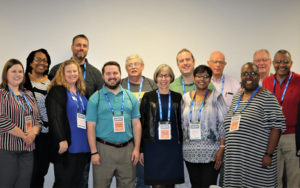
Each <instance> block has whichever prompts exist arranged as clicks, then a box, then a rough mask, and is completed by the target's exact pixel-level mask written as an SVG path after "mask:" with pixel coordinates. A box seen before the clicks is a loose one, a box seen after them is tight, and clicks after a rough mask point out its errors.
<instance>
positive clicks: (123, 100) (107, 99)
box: [104, 91, 125, 116]
mask: <svg viewBox="0 0 300 188" xmlns="http://www.w3.org/2000/svg"><path fill="white" fill-rule="evenodd" d="M122 93H123V97H122V106H121V114H122V115H123V112H124V103H125V97H124V91H122ZM104 96H105V98H106V101H107V102H108V104H109V107H110V110H111V112H112V114H113V116H114V115H115V111H114V108H113V106H112V105H111V103H110V100H109V98H108V95H107V93H106V94H104Z"/></svg>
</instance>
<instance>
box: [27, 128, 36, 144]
mask: <svg viewBox="0 0 300 188" xmlns="http://www.w3.org/2000/svg"><path fill="white" fill-rule="evenodd" d="M26 134H27V135H28V137H29V141H30V144H32V143H33V142H34V140H35V138H36V135H35V134H34V133H33V130H31V131H29V132H28V133H26Z"/></svg>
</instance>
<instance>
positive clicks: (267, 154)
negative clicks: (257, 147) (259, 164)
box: [265, 152, 273, 157]
mask: <svg viewBox="0 0 300 188" xmlns="http://www.w3.org/2000/svg"><path fill="white" fill-rule="evenodd" d="M265 155H266V156H269V157H273V154H272V153H268V152H266V153H265Z"/></svg>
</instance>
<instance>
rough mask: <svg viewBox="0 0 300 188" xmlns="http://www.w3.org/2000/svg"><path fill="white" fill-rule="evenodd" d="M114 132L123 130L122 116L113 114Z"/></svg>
mask: <svg viewBox="0 0 300 188" xmlns="http://www.w3.org/2000/svg"><path fill="white" fill-rule="evenodd" d="M113 123H114V132H115V133H116V132H125V123H124V116H113Z"/></svg>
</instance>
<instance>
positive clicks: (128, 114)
mask: <svg viewBox="0 0 300 188" xmlns="http://www.w3.org/2000/svg"><path fill="white" fill-rule="evenodd" d="M123 94H124V99H125V100H124V112H123V116H124V123H125V132H114V128H113V113H112V111H111V108H110V105H109V103H108V101H107V100H106V97H105V95H107V97H108V98H109V101H110V103H111V105H112V107H113V109H114V113H115V116H120V115H121V106H122V98H123ZM99 98H100V99H99ZM140 117H141V115H140V111H139V105H138V101H137V99H136V97H135V96H134V94H132V93H131V92H129V91H128V90H125V89H123V88H122V86H121V85H120V91H119V92H118V93H117V94H114V93H112V92H110V91H109V90H107V89H106V87H105V86H103V87H102V89H101V90H99V91H97V92H95V93H94V94H93V95H92V96H91V97H90V99H89V102H88V107H87V114H86V119H87V121H92V122H96V137H99V138H101V139H103V140H105V141H108V142H113V143H124V142H127V141H128V140H130V139H131V138H132V137H133V133H132V124H131V120H132V119H136V118H140Z"/></svg>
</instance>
